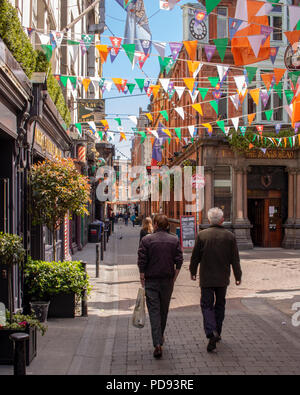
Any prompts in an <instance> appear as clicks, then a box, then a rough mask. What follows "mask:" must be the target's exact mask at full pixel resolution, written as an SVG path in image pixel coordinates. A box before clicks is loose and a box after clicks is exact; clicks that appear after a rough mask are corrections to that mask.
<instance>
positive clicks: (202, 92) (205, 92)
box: [198, 88, 209, 100]
mask: <svg viewBox="0 0 300 395" xmlns="http://www.w3.org/2000/svg"><path fill="white" fill-rule="evenodd" d="M198 91H199V92H200V95H201V97H202V100H204V99H205V96H206V95H207V92H208V91H209V88H198Z"/></svg>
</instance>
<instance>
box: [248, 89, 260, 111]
mask: <svg viewBox="0 0 300 395" xmlns="http://www.w3.org/2000/svg"><path fill="white" fill-rule="evenodd" d="M259 92H260V89H259V88H257V89H251V90H250V91H249V93H250V96H251V97H252V99H253V101H254V103H255V104H256V105H257V106H258V103H259ZM250 115H253V114H250ZM254 115H255V114H254Z"/></svg>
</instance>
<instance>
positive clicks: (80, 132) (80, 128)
mask: <svg viewBox="0 0 300 395" xmlns="http://www.w3.org/2000/svg"><path fill="white" fill-rule="evenodd" d="M75 127H76V128H77V130H78V133H79V135H80V136H82V125H81V123H75Z"/></svg>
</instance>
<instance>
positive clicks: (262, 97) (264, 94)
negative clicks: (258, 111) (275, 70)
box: [260, 89, 269, 108]
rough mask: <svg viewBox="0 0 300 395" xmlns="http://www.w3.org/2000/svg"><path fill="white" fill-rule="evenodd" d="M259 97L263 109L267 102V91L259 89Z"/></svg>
mask: <svg viewBox="0 0 300 395" xmlns="http://www.w3.org/2000/svg"><path fill="white" fill-rule="evenodd" d="M260 97H261V100H262V102H263V105H264V108H265V107H266V105H267V104H268V101H269V95H268V91H267V90H266V89H261V90H260Z"/></svg>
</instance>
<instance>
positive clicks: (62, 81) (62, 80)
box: [60, 75, 69, 87]
mask: <svg viewBox="0 0 300 395" xmlns="http://www.w3.org/2000/svg"><path fill="white" fill-rule="evenodd" d="M68 79H69V77H68V76H67V75H61V76H60V82H61V83H62V84H63V86H64V87H66V86H67V82H68Z"/></svg>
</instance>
